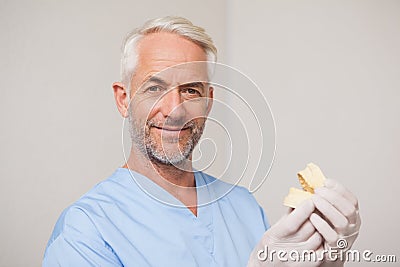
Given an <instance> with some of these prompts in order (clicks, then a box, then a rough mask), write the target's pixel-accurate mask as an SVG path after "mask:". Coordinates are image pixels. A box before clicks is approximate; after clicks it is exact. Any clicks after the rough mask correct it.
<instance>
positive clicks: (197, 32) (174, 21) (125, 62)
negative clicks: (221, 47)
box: [121, 16, 217, 90]
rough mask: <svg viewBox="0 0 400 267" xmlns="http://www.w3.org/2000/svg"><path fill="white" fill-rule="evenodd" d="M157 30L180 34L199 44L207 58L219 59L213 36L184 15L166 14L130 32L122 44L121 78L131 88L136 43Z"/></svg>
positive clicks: (211, 59)
mask: <svg viewBox="0 0 400 267" xmlns="http://www.w3.org/2000/svg"><path fill="white" fill-rule="evenodd" d="M156 32H170V33H175V34H178V35H179V36H182V37H184V38H186V39H188V40H189V41H192V42H193V43H195V44H197V45H199V46H200V47H201V48H202V49H203V50H204V52H205V53H206V54H207V60H208V61H210V62H216V61H217V48H216V47H215V45H214V43H213V40H212V39H211V37H210V36H209V35H208V34H207V33H206V32H205V30H204V29H203V28H201V27H198V26H195V25H193V23H192V22H190V21H189V20H187V19H185V18H182V17H173V16H166V17H162V18H157V19H152V20H149V21H147V22H146V23H145V24H144V25H143V26H142V27H140V28H137V29H135V30H133V31H132V32H130V33H129V34H128V35H127V36H126V38H125V41H124V43H123V46H122V57H121V80H122V83H123V84H124V85H125V86H127V87H128V88H127V89H128V90H129V86H130V80H131V77H132V74H133V72H134V71H135V67H136V63H137V54H136V45H137V43H138V41H139V40H140V39H141V38H143V37H144V36H146V35H148V34H151V33H156Z"/></svg>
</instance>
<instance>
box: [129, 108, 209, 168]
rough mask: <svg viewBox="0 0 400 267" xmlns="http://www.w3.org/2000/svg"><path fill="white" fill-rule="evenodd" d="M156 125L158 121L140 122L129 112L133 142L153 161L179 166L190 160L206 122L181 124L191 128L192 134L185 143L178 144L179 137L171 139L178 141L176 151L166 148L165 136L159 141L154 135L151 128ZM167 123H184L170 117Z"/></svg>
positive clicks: (174, 124) (172, 124) (171, 124)
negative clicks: (164, 144)
mask: <svg viewBox="0 0 400 267" xmlns="http://www.w3.org/2000/svg"><path fill="white" fill-rule="evenodd" d="M155 125H157V124H156V122H154V121H152V120H147V121H146V122H140V121H138V120H137V119H136V118H134V116H133V115H132V112H129V129H130V134H131V139H132V144H134V145H135V146H136V147H137V148H138V149H139V151H140V152H141V153H143V154H144V155H145V157H147V158H148V159H149V160H150V161H151V162H153V163H155V164H162V165H168V166H172V165H173V166H177V167H178V166H182V165H184V164H185V163H187V162H188V160H189V157H190V156H191V154H192V152H193V149H194V148H195V146H196V145H197V143H198V142H199V140H200V138H201V136H202V134H203V131H204V126H205V122H202V123H201V122H200V123H199V122H196V121H194V120H191V121H189V122H188V123H186V124H184V126H181V128H189V130H190V136H189V138H188V139H187V140H186V141H185V143H183V144H178V143H179V142H180V140H179V138H176V139H174V140H169V142H171V141H172V142H176V143H177V144H176V146H177V149H174V151H167V149H165V148H164V146H163V137H161V138H160V139H159V141H157V140H156V139H155V138H153V137H152V135H151V133H150V129H151V128H152V127H153V126H155ZM165 125H166V126H167V125H168V126H177V125H182V123H180V122H178V121H173V120H171V119H168V120H167V121H166V122H165Z"/></svg>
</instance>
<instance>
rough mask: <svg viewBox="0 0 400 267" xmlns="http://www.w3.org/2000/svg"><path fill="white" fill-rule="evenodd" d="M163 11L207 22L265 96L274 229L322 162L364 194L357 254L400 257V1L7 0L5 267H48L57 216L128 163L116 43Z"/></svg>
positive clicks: (1, 53)
mask: <svg viewBox="0 0 400 267" xmlns="http://www.w3.org/2000/svg"><path fill="white" fill-rule="evenodd" d="M167 14H174V15H182V16H185V17H188V18H189V19H191V20H193V22H194V23H196V24H199V25H202V26H204V27H205V28H206V29H207V30H208V31H209V33H210V34H211V35H212V36H213V37H214V39H215V42H216V43H217V45H218V47H219V49H220V51H221V52H222V55H221V56H220V59H221V60H220V61H221V62H224V63H228V64H230V65H232V66H234V67H236V68H238V69H240V70H242V71H243V72H244V73H246V74H247V75H249V76H250V77H251V78H252V79H253V80H254V81H255V82H256V83H257V84H258V85H259V86H260V88H261V89H262V91H263V93H264V94H265V95H266V97H267V98H268V100H269V103H270V105H271V108H272V111H273V113H274V116H275V122H276V126H277V151H276V152H277V154H276V160H275V163H274V165H273V168H272V171H271V173H270V176H269V178H268V179H267V181H266V182H265V184H264V185H263V187H262V188H261V189H260V190H258V191H257V192H256V197H257V199H258V200H259V202H260V204H261V205H262V206H263V207H264V208H265V210H266V212H267V214H268V215H269V218H270V221H271V222H272V223H273V222H275V221H277V219H278V218H279V217H280V216H281V215H282V213H283V212H284V211H285V208H284V207H283V206H282V204H281V202H282V199H283V197H284V196H285V195H286V193H287V190H288V188H289V187H290V186H298V184H297V182H296V176H295V173H296V172H297V171H298V170H300V169H302V168H303V167H304V165H305V164H306V163H307V162H309V161H314V162H316V163H318V164H319V165H320V166H321V167H322V168H323V170H324V171H325V173H326V175H327V176H329V177H331V178H334V179H337V180H339V181H341V182H342V183H343V184H345V185H346V186H347V187H349V188H350V189H352V191H353V192H355V193H356V194H357V196H358V197H359V200H360V207H361V212H362V219H363V226H362V230H361V235H360V238H359V240H358V241H357V243H356V246H355V247H356V248H359V249H370V250H373V251H374V252H375V253H381V254H397V257H398V258H399V257H400V251H399V248H398V244H396V237H397V236H398V234H397V222H398V220H399V216H398V214H397V213H398V208H397V204H398V203H399V200H400V197H399V194H398V193H396V190H397V188H399V187H400V182H399V181H398V179H396V178H398V173H400V167H399V156H400V153H399V151H400V140H399V138H398V136H400V124H399V115H400V107H399V104H398V103H399V102H400V101H399V100H400V90H399V89H400V79H399V77H400V63H399V62H400V50H399V49H398V47H400V16H399V14H400V2H399V1H387V0H384V1H381V0H375V1H372V0H366V1H251V2H250V1H246V2H245V1H239V0H233V1H226V2H225V1H211V0H210V1H208V0H207V1H196V2H195V1H183V0H182V1H178V0H174V1H156V2H148V1H114V3H112V2H110V1H100V2H99V1H90V2H88V1H86V2H82V1H44V0H43V1H18V2H17V1H4V0H2V1H0V32H1V37H0V38H1V49H0V59H1V60H0V77H1V79H0V110H1V111H0V122H1V130H0V146H1V150H0V182H1V186H0V203H2V205H1V208H0V211H1V220H0V234H1V237H2V242H1V245H0V251H1V253H0V266H40V263H41V258H42V255H43V250H44V247H45V245H46V242H47V239H48V238H49V235H50V233H51V231H52V228H53V226H54V223H55V221H56V219H57V218H58V216H59V214H60V213H61V211H62V210H63V209H64V208H65V207H66V206H68V205H69V204H71V203H72V202H73V201H74V200H76V199H77V198H78V197H79V196H81V195H82V194H83V193H84V192H86V191H87V190H88V189H90V188H91V187H92V186H93V185H94V184H95V183H97V182H99V181H101V180H103V179H104V178H106V177H107V176H108V175H109V174H110V173H112V171H113V170H114V169H115V168H116V167H117V166H119V165H121V163H122V161H123V155H122V152H121V138H120V135H121V124H122V120H121V118H120V117H119V114H118V113H117V111H116V108H115V107H114V102H113V98H112V91H111V83H112V82H113V81H115V80H117V79H118V76H119V70H118V68H119V49H120V45H121V41H122V38H123V36H124V35H125V33H126V32H128V31H129V30H131V29H132V28H133V27H136V26H138V25H140V24H141V23H143V22H144V21H145V20H147V19H150V18H153V17H158V16H162V15H167ZM247 97H250V98H251V94H250V95H249V96H247ZM249 130H250V132H251V129H249ZM268 164H269V163H268ZM235 171H236V170H235V169H231V172H232V173H235ZM349 265H350V266H353V265H354V266H356V265H357V266H358V265H359V266H361V265H362V264H349ZM364 265H365V263H364V264H363V266H364ZM371 266H372V264H371ZM374 266H375V264H374ZM391 266H395V265H394V264H392V265H391Z"/></svg>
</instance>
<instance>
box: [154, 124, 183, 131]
mask: <svg viewBox="0 0 400 267" xmlns="http://www.w3.org/2000/svg"><path fill="white" fill-rule="evenodd" d="M152 127H154V128H157V129H159V130H161V131H168V132H181V131H184V130H188V129H189V127H184V128H178V127H159V126H155V125H153V126H152Z"/></svg>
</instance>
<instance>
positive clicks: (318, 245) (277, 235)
mask: <svg viewBox="0 0 400 267" xmlns="http://www.w3.org/2000/svg"><path fill="white" fill-rule="evenodd" d="M314 210H315V206H314V203H313V201H312V200H311V199H309V200H306V201H304V202H303V203H302V204H300V205H299V206H298V207H297V208H296V209H294V210H292V211H291V212H290V213H289V214H286V215H285V216H283V217H282V218H281V219H280V220H279V221H278V222H277V223H276V224H274V225H273V226H272V227H271V228H270V229H268V230H267V231H266V232H265V233H264V236H263V237H262V239H261V241H260V242H259V243H258V244H257V246H256V247H255V248H254V250H253V252H252V253H251V255H250V259H249V262H248V265H247V266H248V267H255V266H282V267H283V266H319V265H320V264H321V262H318V261H315V262H309V261H307V262H302V261H296V260H295V261H293V260H291V259H290V257H289V255H288V253H289V252H290V251H293V250H296V251H299V252H300V253H301V252H302V251H304V250H315V251H321V250H322V247H323V238H322V236H321V235H320V234H319V233H318V231H316V229H315V228H314V226H313V225H312V223H311V222H310V220H309V217H310V216H311V214H312V213H313V212H314ZM266 248H267V249H268V251H267V250H266ZM272 251H276V252H277V253H278V251H284V252H286V256H284V257H281V258H284V260H283V261H281V260H280V259H279V258H278V255H277V253H275V254H274V255H273V256H274V257H273V259H271V258H270V257H269V255H268V254H269V253H271V252H272ZM266 255H268V257H267V259H265V257H266ZM300 255H301V254H300ZM282 256H283V255H282ZM260 258H261V260H260ZM263 259H264V260H263ZM285 259H287V260H288V261H285Z"/></svg>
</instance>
